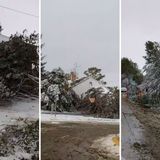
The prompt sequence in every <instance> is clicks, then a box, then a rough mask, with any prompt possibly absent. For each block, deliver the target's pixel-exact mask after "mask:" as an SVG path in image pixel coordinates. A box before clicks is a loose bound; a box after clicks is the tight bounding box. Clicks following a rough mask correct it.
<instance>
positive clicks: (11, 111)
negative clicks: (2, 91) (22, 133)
mask: <svg viewBox="0 0 160 160" xmlns="http://www.w3.org/2000/svg"><path fill="white" fill-rule="evenodd" d="M38 118H39V102H38V99H34V100H33V99H20V100H14V101H12V102H0V134H1V133H2V132H5V127H6V126H8V125H18V126H22V125H24V123H25V121H26V120H28V121H36V120H38ZM8 145H9V144H8ZM23 158H24V159H31V154H28V153H26V152H24V151H23V150H20V151H19V150H18V151H15V154H14V155H9V156H7V157H0V160H19V159H23Z"/></svg>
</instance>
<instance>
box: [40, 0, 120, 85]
mask: <svg viewBox="0 0 160 160" xmlns="http://www.w3.org/2000/svg"><path fill="white" fill-rule="evenodd" d="M118 3H119V1H118V0H100V1H99V0H42V35H43V42H44V43H45V46H44V48H43V53H44V55H46V59H45V60H46V61H47V66H46V67H47V69H48V70H51V69H53V68H56V67H59V66H60V67H62V69H64V70H65V71H66V72H69V71H71V69H73V67H74V64H75V63H77V64H78V66H79V67H78V71H79V73H80V74H81V73H83V71H84V70H86V69H87V68H88V67H92V66H97V67H99V68H101V69H102V72H103V73H104V74H106V81H107V83H108V85H112V86H113V85H117V86H118V83H119V79H118V77H119V72H118V71H119V41H118V39H119V4H118Z"/></svg>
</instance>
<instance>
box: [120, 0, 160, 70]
mask: <svg viewBox="0 0 160 160" xmlns="http://www.w3.org/2000/svg"><path fill="white" fill-rule="evenodd" d="M159 16H160V0H122V56H123V57H124V56H125V57H129V58H131V59H132V60H133V61H135V62H137V63H138V65H139V67H140V68H142V67H143V66H144V64H145V61H144V59H143V58H142V56H144V55H145V54H146V53H145V42H146V41H148V40H150V41H157V42H160V20H159Z"/></svg>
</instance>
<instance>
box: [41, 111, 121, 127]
mask: <svg viewBox="0 0 160 160" xmlns="http://www.w3.org/2000/svg"><path fill="white" fill-rule="evenodd" d="M41 121H42V123H61V122H83V123H107V124H113V125H115V124H116V125H119V119H109V118H95V117H92V116H85V115H80V114H73V113H57V114H56V115H55V113H53V114H51V113H49V112H44V111H42V114H41Z"/></svg>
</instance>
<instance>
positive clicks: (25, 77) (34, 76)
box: [0, 31, 39, 99]
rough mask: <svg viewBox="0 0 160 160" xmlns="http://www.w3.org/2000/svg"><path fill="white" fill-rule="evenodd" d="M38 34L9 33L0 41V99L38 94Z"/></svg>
mask: <svg viewBox="0 0 160 160" xmlns="http://www.w3.org/2000/svg"><path fill="white" fill-rule="evenodd" d="M38 77H39V55H38V35H37V34H35V33H33V34H31V35H30V36H27V35H26V34H25V31H24V32H23V34H22V35H19V34H15V35H11V37H10V39H9V41H6V42H1V43H0V99H7V98H10V97H12V96H15V95H17V94H21V95H38V86H39V85H38V84H39V83H38V82H39V78H38Z"/></svg>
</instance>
